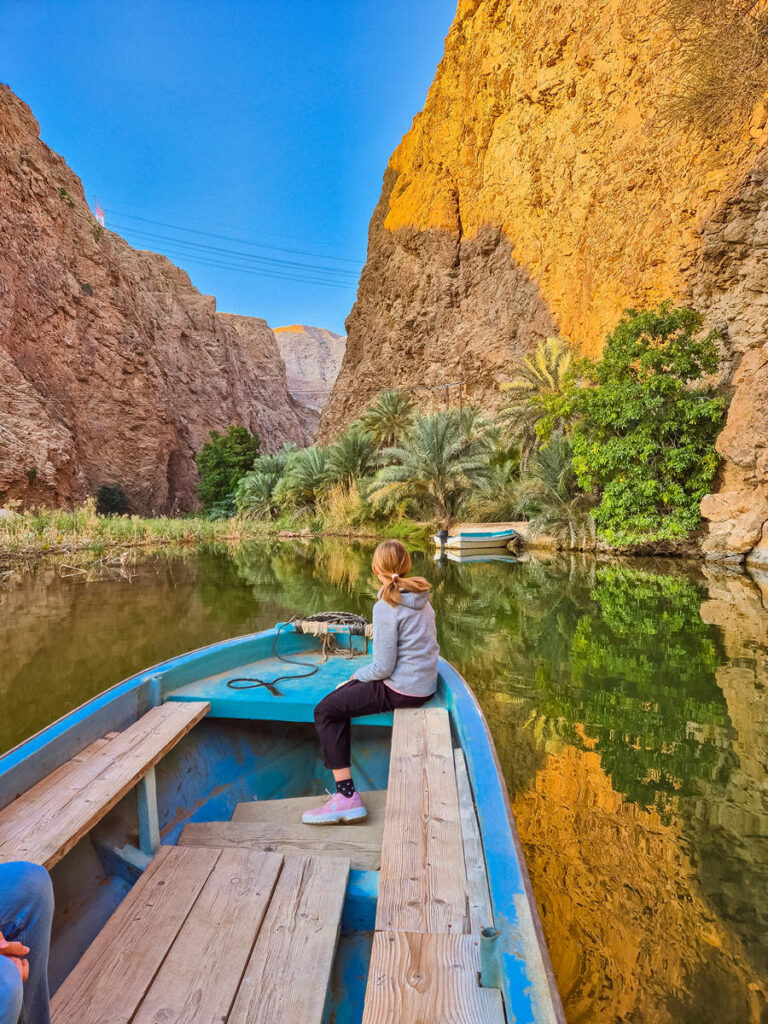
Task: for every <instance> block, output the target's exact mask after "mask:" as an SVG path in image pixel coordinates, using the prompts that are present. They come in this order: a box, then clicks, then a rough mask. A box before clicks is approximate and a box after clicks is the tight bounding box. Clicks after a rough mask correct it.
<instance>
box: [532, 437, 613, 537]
mask: <svg viewBox="0 0 768 1024" xmlns="http://www.w3.org/2000/svg"><path fill="white" fill-rule="evenodd" d="M517 499H518V502H519V506H520V508H521V509H522V510H523V512H524V513H525V514H526V515H528V516H530V532H531V536H533V537H536V536H540V535H541V534H547V535H548V536H550V537H553V538H554V539H555V540H556V541H557V542H558V543H559V544H561V545H562V546H563V547H571V548H585V547H586V548H588V547H593V546H594V541H595V522H594V519H593V518H592V515H591V514H590V513H591V510H592V508H594V505H595V500H594V498H593V497H592V496H591V495H589V494H585V493H584V492H583V491H582V490H581V488H580V487H579V484H578V481H577V479H576V473H575V471H574V468H573V448H572V447H571V443H570V441H568V440H567V438H564V437H562V435H556V436H555V437H553V438H552V439H551V440H550V441H549V443H548V444H546V445H545V446H544V447H543V448H541V449H540V450H539V451H538V452H536V454H535V455H534V457H533V459H532V460H531V462H530V463H529V466H528V468H527V469H526V471H525V472H524V474H523V476H522V478H521V480H520V483H519V486H518V488H517Z"/></svg>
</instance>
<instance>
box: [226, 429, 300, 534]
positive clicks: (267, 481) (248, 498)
mask: <svg viewBox="0 0 768 1024" xmlns="http://www.w3.org/2000/svg"><path fill="white" fill-rule="evenodd" d="M296 450H297V449H296V447H295V446H294V445H285V446H284V447H283V450H282V451H280V452H276V453H274V454H269V455H260V456H259V457H258V458H257V459H255V460H254V463H253V469H252V470H251V472H250V473H246V474H245V476H244V477H241V479H240V481H239V482H238V484H237V487H236V488H235V505H236V506H237V512H238V514H239V515H241V516H243V517H244V518H246V519H274V518H275V516H276V515H277V514H278V512H279V510H280V503H279V502H278V500H277V499H276V498H275V489H276V487H277V485H278V483H279V482H280V479H281V477H282V475H283V473H284V472H285V467H286V464H287V462H288V458H289V456H290V455H291V454H292V453H293V452H295V451H296Z"/></svg>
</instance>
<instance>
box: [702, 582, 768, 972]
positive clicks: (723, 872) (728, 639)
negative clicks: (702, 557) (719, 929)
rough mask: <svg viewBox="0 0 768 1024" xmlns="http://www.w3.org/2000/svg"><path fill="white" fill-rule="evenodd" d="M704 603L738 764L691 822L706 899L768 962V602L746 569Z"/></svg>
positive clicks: (715, 587)
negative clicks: (720, 650)
mask: <svg viewBox="0 0 768 1024" xmlns="http://www.w3.org/2000/svg"><path fill="white" fill-rule="evenodd" d="M709 590H710V600H709V601H705V602H704V604H703V605H702V608H701V616H702V618H703V619H704V621H705V622H709V623H711V624H713V625H716V626H717V627H718V628H719V629H720V631H721V633H722V638H723V643H724V645H725V649H726V652H727V654H728V661H727V663H726V664H725V665H723V666H722V667H721V668H719V669H718V670H717V681H718V684H719V685H720V686H721V687H722V690H723V693H724V695H725V699H726V702H727V704H728V714H729V716H730V719H731V722H732V724H733V728H734V730H735V737H734V739H733V750H734V753H735V754H736V757H737V759H738V764H737V767H736V768H735V769H734V770H733V771H732V772H731V773H730V777H729V779H728V783H727V786H726V787H725V792H724V794H723V798H722V800H718V801H716V802H709V801H705V800H701V801H698V802H696V803H695V804H694V806H693V808H692V814H691V821H690V823H689V824H688V826H687V827H688V829H689V830H690V834H691V836H692V837H695V839H694V842H695V843H696V847H697V850H698V853H699V857H700V868H699V870H700V876H701V880H702V886H703V888H704V889H705V890H706V891H707V896H708V899H710V900H711V901H712V903H713V904H714V905H715V906H717V908H718V912H719V913H720V914H721V915H722V917H723V918H724V919H725V920H728V921H729V922H730V923H731V926H732V927H735V928H736V929H737V930H738V931H740V932H741V934H742V937H743V940H744V943H745V946H746V947H747V949H748V950H749V952H750V953H751V955H752V957H753V962H754V963H755V964H766V963H768V610H767V609H766V608H765V605H764V599H763V596H762V595H761V592H760V590H759V588H758V587H757V586H756V585H755V584H754V583H753V582H752V581H751V580H750V578H749V577H748V576H726V577H713V578H712V579H711V582H710V588H709Z"/></svg>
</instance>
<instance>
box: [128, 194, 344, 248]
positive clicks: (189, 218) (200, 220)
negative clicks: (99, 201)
mask: <svg viewBox="0 0 768 1024" xmlns="http://www.w3.org/2000/svg"><path fill="white" fill-rule="evenodd" d="M118 202H119V203H120V205H123V206H127V207H128V208H129V209H131V210H140V211H141V212H142V213H143V212H144V207H143V206H139V205H137V204H136V203H131V202H126V201H124V200H118ZM111 212H113V213H119V211H118V210H112V211H111ZM122 216H124V217H127V216H134V215H129V214H127V213H123V214H122ZM185 221H186V222H187V223H196V224H209V225H213V226H215V227H217V228H230V229H231V230H232V231H238V232H240V233H241V234H243V233H244V234H246V235H253V236H254V237H258V238H279V239H282V241H284V242H291V243H294V244H295V243H300V244H301V243H306V244H307V245H319V246H320V247H321V248H332V249H335V250H336V251H337V252H345V253H347V255H348V257H349V258H350V262H353V263H362V262H363V261H362V260H361V259H360V258H359V257H352V255H351V254H352V250H351V249H348V248H346V247H345V248H340V247H339V246H328V245H327V244H325V243H323V242H318V241H317V239H310V238H298V237H296V236H295V235H283V234H279V233H278V232H276V231H256V230H254V229H253V228H249V227H243V225H242V224H227V223H226V222H224V221H221V220H219V219H216V220H211V219H210V218H207V217H197V216H195V215H194V214H186V215H185ZM152 223H159V222H157V221H153V222H152ZM233 241H238V242H239V241H242V239H239V238H238V239H233ZM245 244H246V245H248V244H250V243H248V242H245ZM323 258H326V257H325V256H324V257H323ZM329 258H331V259H335V258H336V257H329Z"/></svg>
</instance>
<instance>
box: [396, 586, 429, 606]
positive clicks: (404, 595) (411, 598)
mask: <svg viewBox="0 0 768 1024" xmlns="http://www.w3.org/2000/svg"><path fill="white" fill-rule="evenodd" d="M428 601H429V591H428V590H425V591H424V593H423V594H411V593H409V592H408V591H406V590H401V591H400V604H401V605H403V607H404V608H415V609H416V610H417V611H418V610H419V608H423V607H424V605H425V604H426V603H427V602H428Z"/></svg>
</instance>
